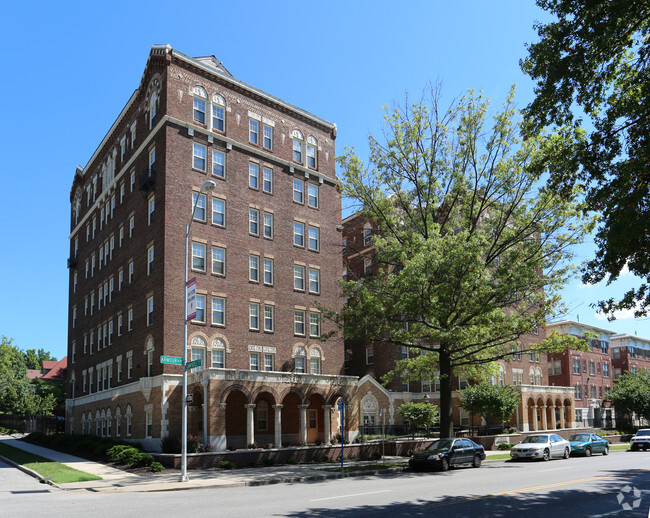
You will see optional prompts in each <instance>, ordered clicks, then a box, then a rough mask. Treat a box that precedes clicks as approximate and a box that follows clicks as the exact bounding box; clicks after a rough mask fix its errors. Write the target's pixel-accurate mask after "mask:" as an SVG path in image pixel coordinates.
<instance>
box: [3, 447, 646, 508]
mask: <svg viewBox="0 0 650 518" xmlns="http://www.w3.org/2000/svg"><path fill="white" fill-rule="evenodd" d="M649 460H650V452H649V453H646V452H637V453H632V452H612V453H611V454H610V455H609V456H607V457H604V456H594V457H591V458H582V457H578V458H571V459H569V460H553V461H550V462H517V463H515V462H510V461H507V462H504V461H489V462H485V463H484V464H483V466H482V467H481V468H479V469H473V468H459V469H453V470H451V471H449V472H447V473H439V472H432V473H410V472H405V473H395V474H392V475H382V476H360V477H352V478H347V479H339V480H329V481H324V482H314V483H308V482H307V483H297V484H273V485H265V486H259V487H238V488H230V489H197V490H191V491H173V492H159V493H122V494H113V495H107V494H96V493H89V492H82V493H78V492H69V491H63V490H58V489H56V488H49V487H48V486H44V485H42V484H38V482H36V481H35V480H33V479H30V478H29V477H27V476H26V475H24V474H22V473H20V472H18V470H15V469H13V468H8V467H7V466H6V465H3V464H1V463H0V509H2V515H3V516H11V517H23V516H24V517H28V516H34V515H35V514H36V513H42V512H43V510H47V513H48V515H49V514H52V515H57V514H58V515H60V516H65V517H66V518H67V517H77V516H79V517H82V516H83V517H88V516H90V517H96V516H97V517H101V516H106V517H109V516H121V515H124V516H134V515H135V516H142V517H144V516H156V517H165V516H170V517H171V516H179V514H182V515H184V516H193V517H201V516H228V517H229V518H235V517H250V516H291V517H307V516H309V517H312V516H337V517H352V516H389V515H392V516H406V515H408V516H447V517H456V516H459V517H462V516H472V517H476V516H486V517H487V516H490V517H507V516H518V517H521V516H526V517H527V518H530V517H553V518H561V517H593V518H601V517H605V516H619V517H623V518H628V517H629V518H631V517H644V518H645V517H647V516H648V513H649V509H650V469H648V461H649ZM217 476H218V475H217Z"/></svg>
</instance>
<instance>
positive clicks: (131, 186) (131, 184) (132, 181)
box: [129, 171, 135, 192]
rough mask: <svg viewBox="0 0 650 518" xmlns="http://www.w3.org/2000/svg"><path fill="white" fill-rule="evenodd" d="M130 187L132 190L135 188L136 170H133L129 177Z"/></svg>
mask: <svg viewBox="0 0 650 518" xmlns="http://www.w3.org/2000/svg"><path fill="white" fill-rule="evenodd" d="M129 189H130V191H131V192H133V190H134V189H135V171H131V175H130V178H129Z"/></svg>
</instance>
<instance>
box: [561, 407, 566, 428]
mask: <svg viewBox="0 0 650 518" xmlns="http://www.w3.org/2000/svg"><path fill="white" fill-rule="evenodd" d="M560 427H561V428H566V422H565V421H564V405H560Z"/></svg>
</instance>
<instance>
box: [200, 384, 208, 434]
mask: <svg viewBox="0 0 650 518" xmlns="http://www.w3.org/2000/svg"><path fill="white" fill-rule="evenodd" d="M201 385H203V445H204V446H207V445H208V443H209V440H210V439H209V437H210V433H209V432H210V429H209V425H208V424H209V420H208V408H209V407H210V392H209V389H210V380H209V379H206V378H204V379H202V380H201Z"/></svg>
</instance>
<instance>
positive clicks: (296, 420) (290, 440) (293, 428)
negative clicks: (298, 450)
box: [282, 391, 301, 445]
mask: <svg viewBox="0 0 650 518" xmlns="http://www.w3.org/2000/svg"><path fill="white" fill-rule="evenodd" d="M300 399H301V398H300V396H299V394H297V393H296V392H293V391H292V392H289V393H288V394H286V395H285V396H284V398H283V399H282V442H283V443H287V444H294V445H295V444H300V409H299V405H300Z"/></svg>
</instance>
